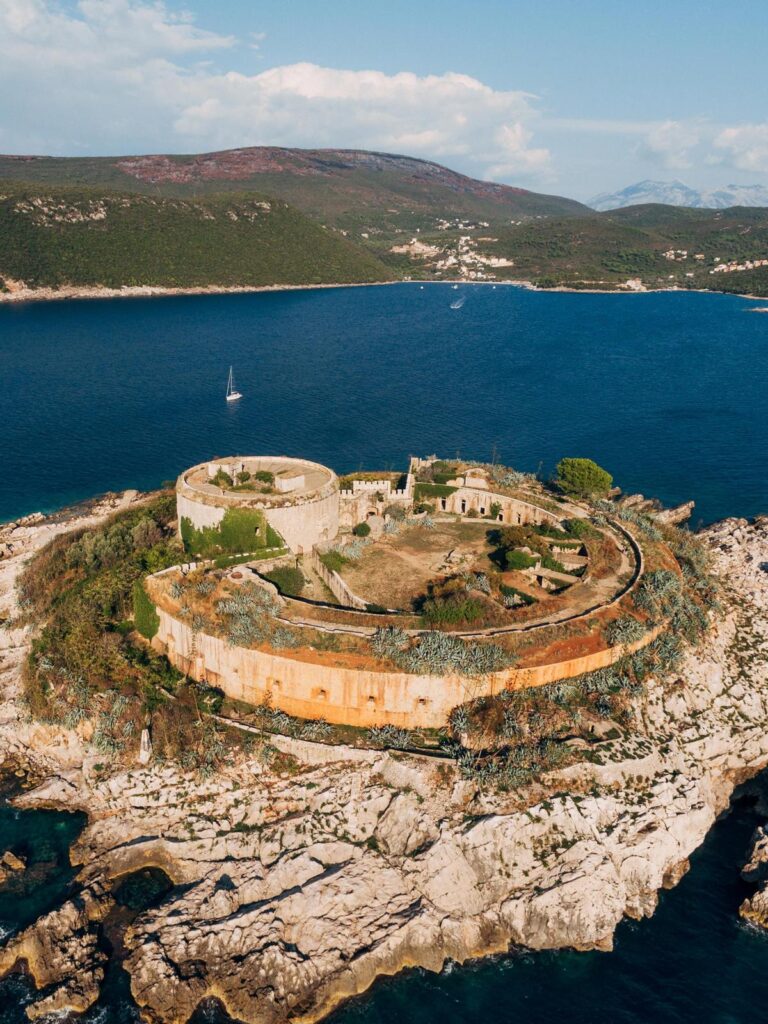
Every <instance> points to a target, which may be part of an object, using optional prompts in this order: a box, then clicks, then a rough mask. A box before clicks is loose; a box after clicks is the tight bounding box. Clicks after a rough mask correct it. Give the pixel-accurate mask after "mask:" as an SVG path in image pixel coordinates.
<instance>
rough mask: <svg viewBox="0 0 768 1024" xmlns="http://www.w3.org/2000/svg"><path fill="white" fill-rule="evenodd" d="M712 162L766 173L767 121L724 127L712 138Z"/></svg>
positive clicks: (767, 154) (767, 153)
mask: <svg viewBox="0 0 768 1024" xmlns="http://www.w3.org/2000/svg"><path fill="white" fill-rule="evenodd" d="M714 147H715V151H716V152H715V154H713V162H718V163H727V164H730V165H731V166H732V167H737V168H738V169H739V170H742V171H756V172H757V173H759V174H768V123H763V124H742V125H738V126H737V127H734V128H725V129H724V130H723V131H721V132H720V133H719V134H718V135H717V136H716V137H715V140H714Z"/></svg>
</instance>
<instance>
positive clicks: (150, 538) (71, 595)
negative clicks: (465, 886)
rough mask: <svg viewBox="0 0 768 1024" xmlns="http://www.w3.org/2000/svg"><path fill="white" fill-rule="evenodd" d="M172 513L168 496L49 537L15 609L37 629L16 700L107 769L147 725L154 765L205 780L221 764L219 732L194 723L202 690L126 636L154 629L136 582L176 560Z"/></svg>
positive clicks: (127, 753) (133, 746)
mask: <svg viewBox="0 0 768 1024" xmlns="http://www.w3.org/2000/svg"><path fill="white" fill-rule="evenodd" d="M175 514H176V512H175V500H174V495H173V493H163V494H160V495H158V496H157V497H155V498H153V499H151V500H150V501H148V502H146V503H142V504H139V505H136V506H134V507H132V508H130V509H128V510H126V511H125V512H119V513H117V514H116V515H114V516H113V517H112V518H111V519H109V520H108V521H107V522H106V523H104V524H103V525H101V526H97V527H94V528H92V529H88V530H81V531H76V532H73V533H68V534H63V535H61V536H60V537H57V538H56V539H55V540H53V541H51V543H50V544H48V545H47V546H46V547H45V548H43V549H42V550H41V551H40V552H39V553H38V554H37V555H36V556H35V557H34V558H32V559H31V560H30V562H29V564H28V565H27V567H26V568H25V570H24V572H23V573H22V576H21V578H20V582H19V601H20V605H21V607H22V609H23V614H24V617H25V619H26V620H27V621H29V622H34V623H36V624H41V628H40V630H39V632H38V633H37V635H36V636H35V638H34V640H33V643H32V650H31V653H30V656H29V659H28V662H27V664H26V666H25V670H24V695H25V700H26V703H27V707H28V709H29V713H30V715H32V716H33V717H34V718H36V719H39V720H41V721H44V722H52V723H60V724H63V725H66V726H69V727H81V728H83V729H85V730H86V733H85V735H90V738H91V740H90V741H91V743H92V744H93V746H94V747H95V748H96V749H97V750H98V751H99V752H100V753H102V754H103V755H104V757H105V760H106V761H107V763H109V764H112V763H114V762H116V761H118V760H120V759H121V758H123V757H129V758H132V757H134V756H135V753H136V751H137V750H138V743H139V733H140V732H141V729H142V728H143V727H144V726H145V724H147V722H151V725H152V740H153V746H154V750H155V754H156V756H158V757H160V758H163V757H170V758H175V759H180V760H181V761H182V763H184V764H185V765H187V766H189V767H195V768H199V769H200V770H201V771H203V772H204V773H205V772H210V771H212V770H213V769H214V767H215V765H216V764H217V763H219V762H220V761H221V760H222V759H223V758H224V757H225V756H228V755H227V754H226V744H225V743H224V739H225V736H224V734H223V733H222V730H221V729H220V728H219V727H217V726H216V725H215V724H214V723H211V722H210V721H208V720H206V719H204V718H203V717H202V715H201V707H200V698H201V695H203V694H204V692H205V690H206V689H207V688H205V687H203V688H202V689H201V688H200V687H195V686H190V685H187V684H186V683H185V682H184V680H183V679H182V677H181V676H180V674H179V673H178V672H176V671H175V669H173V668H172V667H171V666H170V665H169V663H168V661H167V660H166V659H165V658H164V657H161V656H160V655H158V654H156V653H155V652H154V651H153V650H152V649H151V648H150V647H149V646H148V645H147V644H146V643H145V642H143V641H140V640H138V639H137V637H136V634H135V633H134V632H133V630H134V628H135V629H136V631H137V632H139V633H141V634H142V635H143V636H144V637H147V638H148V637H151V636H152V635H154V633H155V632H156V629H157V621H156V620H157V616H156V612H155V609H154V606H153V604H152V602H151V600H150V599H149V597H148V596H147V594H146V592H145V590H144V588H143V585H142V580H143V579H144V577H145V576H146V575H147V574H148V573H152V572H157V571H158V570H160V569H163V568H165V567H168V566H171V565H174V564H176V563H178V562H179V561H180V560H181V559H182V558H183V552H182V549H181V546H180V544H179V543H178V541H177V540H176V537H175V533H174V530H173V520H174V517H175ZM131 615H133V616H134V621H133V622H132V621H131ZM227 742H228V743H229V741H227ZM236 742H237V741H236Z"/></svg>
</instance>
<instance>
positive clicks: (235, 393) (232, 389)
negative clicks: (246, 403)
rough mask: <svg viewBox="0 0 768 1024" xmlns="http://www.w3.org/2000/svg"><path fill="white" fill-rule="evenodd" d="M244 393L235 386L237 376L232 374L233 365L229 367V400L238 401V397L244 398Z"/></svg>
mask: <svg viewBox="0 0 768 1024" xmlns="http://www.w3.org/2000/svg"><path fill="white" fill-rule="evenodd" d="M242 397H243V396H242V394H241V393H240V392H239V391H237V390H236V388H235V378H234V376H233V375H232V367H231V366H230V368H229V377H228V378H227V401H228V402H236V401H237V400H238V398H242Z"/></svg>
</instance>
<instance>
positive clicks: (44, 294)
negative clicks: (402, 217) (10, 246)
mask: <svg viewBox="0 0 768 1024" xmlns="http://www.w3.org/2000/svg"><path fill="white" fill-rule="evenodd" d="M406 283H412V284H422V285H427V284H443V285H452V284H460V285H473V286H475V285H484V286H487V285H498V286H499V287H501V286H504V287H511V288H525V289H527V290H528V291H540V292H555V293H557V292H560V293H568V294H572V295H650V294H653V293H657V292H683V293H688V292H692V291H695V292H697V293H699V294H703V295H709V294H714V295H735V296H736V297H737V298H740V299H748V300H752V301H756V302H762V301H764V300H765V298H766V296H761V295H750V294H744V295H741V294H737V293H735V292H721V291H718V290H717V289H714V288H712V289H710V288H678V287H672V288H641V289H627V288H622V287H620V286H617V287H616V288H571V287H568V286H567V285H555V286H554V287H552V288H540V287H539V286H538V285H535V284H534V283H533V282H532V281H517V280H514V281H472V280H468V279H464V278H445V279H444V280H440V281H417V280H414V281H411V282H406V281H362V282H361V281H356V282H353V283H344V282H338V283H333V284H267V285H253V286H248V285H201V286H199V287H193V288H166V287H163V286H162V285H124V286H123V287H121V288H105V287H101V286H90V285H88V286H86V285H65V286H63V287H61V288H26V287H24V286H20V287H15V288H14V289H13V290H9V291H0V305H2V304H3V303H17V302H18V303H20V302H53V301H56V300H63V299H146V298H163V297H168V296H173V295H248V294H254V293H257V292H291V291H317V290H320V289H326V288H372V287H380V286H381V285H393V284H406Z"/></svg>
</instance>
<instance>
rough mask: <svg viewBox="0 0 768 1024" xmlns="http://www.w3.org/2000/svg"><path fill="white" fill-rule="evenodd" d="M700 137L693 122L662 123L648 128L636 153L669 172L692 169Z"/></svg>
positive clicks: (698, 129) (697, 127) (698, 130)
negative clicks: (669, 170)
mask: <svg viewBox="0 0 768 1024" xmlns="http://www.w3.org/2000/svg"><path fill="white" fill-rule="evenodd" d="M701 137H702V132H701V128H700V126H699V125H697V124H696V123H695V122H694V123H692V122H684V121H663V122H661V124H657V125H654V126H653V127H652V128H650V130H649V131H648V132H647V134H646V135H645V138H644V139H643V141H642V142H641V143H640V145H639V146H638V149H637V152H638V155H639V156H642V157H646V158H647V159H650V160H652V161H653V162H655V163H659V164H661V165H662V166H663V167H666V168H668V169H671V170H678V169H681V168H687V167H692V166H693V160H694V150H695V147H696V146H697V145H698V144H699V142H700V141H701Z"/></svg>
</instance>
